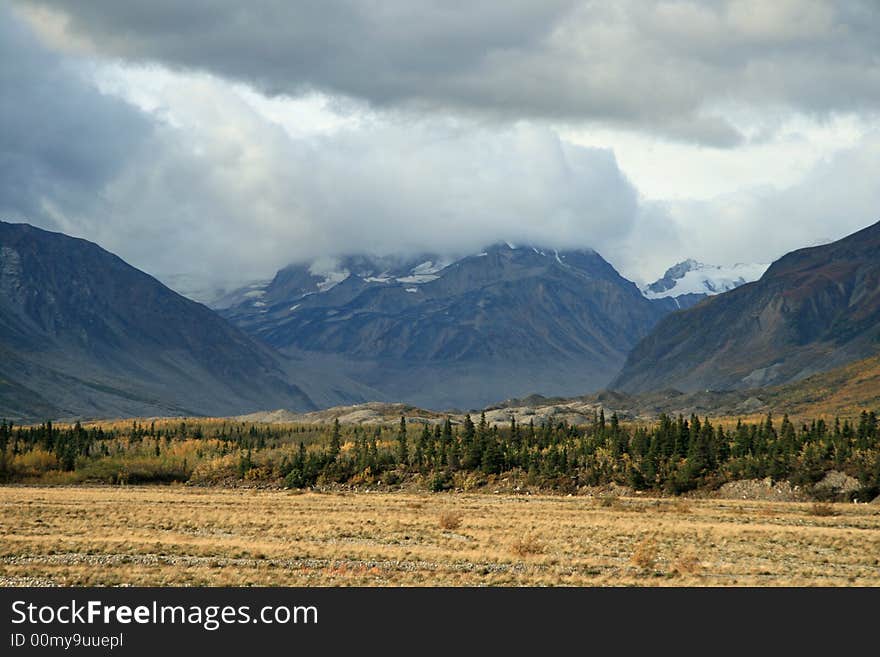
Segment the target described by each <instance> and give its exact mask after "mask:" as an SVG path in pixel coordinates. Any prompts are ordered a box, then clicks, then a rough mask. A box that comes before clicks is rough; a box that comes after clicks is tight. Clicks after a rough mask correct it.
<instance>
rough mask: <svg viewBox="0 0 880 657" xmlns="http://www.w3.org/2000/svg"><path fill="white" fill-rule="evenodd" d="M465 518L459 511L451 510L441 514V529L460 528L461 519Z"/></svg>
mask: <svg viewBox="0 0 880 657" xmlns="http://www.w3.org/2000/svg"><path fill="white" fill-rule="evenodd" d="M463 518H464V516H462V514H461V513H459V512H457V511H450V512H447V513H441V514H440V522H439V524H440V529H449V530H453V529H458V528H459V527H461V521H462V519H463Z"/></svg>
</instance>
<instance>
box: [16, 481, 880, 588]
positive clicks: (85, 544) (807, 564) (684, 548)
mask: <svg viewBox="0 0 880 657" xmlns="http://www.w3.org/2000/svg"><path fill="white" fill-rule="evenodd" d="M0 584H3V585H6V586H9V585H18V584H32V585H50V584H58V585H123V584H131V585H181V586H184V585H185V586H192V585H231V586H245V585H270V586H271V585H285V586H347V585H359V586H387V585H405V586H410V585H415V586H434V585H452V586H474V585H494V586H521V585H542V586H543V585H551V586H552V585H563V586H571V585H576V586H581V585H586V586H591V585H601V586H610V585H635V586H655V585H661V586H679V585H688V586H703V585H707V586H731V585H733V586H742V585H759V586H776V585H837V586H851V585H873V586H877V585H880V507H878V506H877V505H854V504H837V505H813V504H811V503H780V502H757V501H739V500H705V499H702V500H690V499H648V498H640V497H639V498H636V497H634V498H616V497H601V498H591V497H586V496H575V497H561V496H522V495H520V496H513V495H489V494H483V495H469V494H460V493H457V494H428V493H425V494H407V493H335V494H319V493H300V494H297V493H293V492H289V491H278V490H274V491H269V490H248V489H199V488H191V487H184V486H175V487H94V488H89V487H76V488H74V487H55V488H52V487H23V486H22V487H0Z"/></svg>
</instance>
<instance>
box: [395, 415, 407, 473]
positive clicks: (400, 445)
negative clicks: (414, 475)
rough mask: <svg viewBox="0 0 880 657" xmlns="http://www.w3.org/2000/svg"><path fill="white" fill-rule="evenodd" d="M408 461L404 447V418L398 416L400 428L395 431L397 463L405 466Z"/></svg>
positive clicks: (405, 446) (405, 447)
mask: <svg viewBox="0 0 880 657" xmlns="http://www.w3.org/2000/svg"><path fill="white" fill-rule="evenodd" d="M408 460H409V450H408V449H407V445H406V418H405V417H404V416H403V415H401V416H400V428H399V429H398V430H397V463H398V464H399V465H403V466H405V465H406V464H407V462H408Z"/></svg>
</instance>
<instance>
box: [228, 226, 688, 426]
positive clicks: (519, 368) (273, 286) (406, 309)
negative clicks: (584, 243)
mask: <svg viewBox="0 0 880 657" xmlns="http://www.w3.org/2000/svg"><path fill="white" fill-rule="evenodd" d="M674 307H675V304H674V302H673V301H672V300H670V299H662V300H658V301H651V300H648V299H646V298H644V296H643V295H642V294H641V292H640V291H639V290H638V288H637V287H636V285H635V284H634V283H632V282H630V281H628V280H626V279H625V278H623V277H622V276H620V274H618V273H617V271H615V270H614V268H613V267H612V266H611V265H610V264H608V263H607V262H606V261H605V260H604V259H603V258H602V257H601V256H599V254H597V253H595V252H593V251H589V250H583V251H566V252H562V251H559V252H557V251H554V250H547V249H541V248H537V247H531V246H527V247H519V248H515V247H512V246H511V245H509V244H506V243H500V244H496V245H493V246H492V247H490V248H487V249H486V250H485V251H483V252H481V253H479V254H476V255H473V256H469V257H466V258H462V259H460V260H457V261H455V262H452V263H445V262H443V261H442V259H440V258H437V257H436V256H430V255H425V256H422V257H419V258H415V259H411V260H407V261H397V260H391V259H385V260H382V259H372V258H365V257H357V258H347V259H342V260H340V261H339V262H337V263H335V266H334V267H327V266H323V267H320V266H316V265H315V264H313V265H310V266H296V267H289V268H286V269H284V270H282V271H280V272H279V273H278V275H277V276H276V277H275V279H274V280H273V281H272V282H271V283H270V284H269V285H268V286H266V287H263V288H257V289H250V290H246V291H243V292H242V293H240V298H239V299H238V302H237V303H236V304H233V305H232V306H231V307H228V308H225V309H222V310H221V313H222V314H223V315H224V316H225V317H227V318H228V319H230V320H231V321H233V322H234V323H236V324H237V325H238V326H240V327H241V328H243V329H244V330H246V331H248V332H249V333H251V335H253V336H254V337H257V338H259V339H261V340H264V341H265V342H267V343H268V344H270V345H272V346H273V347H275V348H277V349H279V350H282V351H285V352H287V353H295V354H299V355H302V356H303V357H304V358H306V360H308V361H310V362H313V363H321V362H323V363H325V364H326V366H327V367H334V368H337V369H339V370H342V371H344V372H346V373H347V374H348V375H349V376H351V377H352V378H355V379H356V380H358V381H360V382H362V383H364V384H365V385H368V386H370V387H372V388H376V389H379V390H381V391H382V392H383V393H385V395H386V397H388V398H390V399H394V400H397V401H402V402H406V403H412V404H419V405H424V406H428V407H430V408H441V409H442V408H449V407H463V408H472V407H477V406H481V405H485V404H488V403H491V402H494V401H497V400H498V399H504V398H507V397H512V396H517V395H523V394H528V393H531V392H535V391H542V392H545V393H546V394H575V393H580V392H584V391H589V390H596V389H599V388H601V387H603V386H604V385H606V384H607V383H608V382H609V381H610V380H611V378H612V377H613V376H614V374H615V373H616V372H617V371H618V370H619V368H620V366H621V365H622V364H623V362H624V359H625V357H626V354H627V353H628V351H629V350H630V348H631V347H632V346H633V345H634V344H635V343H636V342H637V341H638V340H639V339H640V338H641V337H643V336H644V335H646V334H647V332H648V331H649V330H650V328H651V327H652V326H653V325H654V324H655V323H656V322H657V321H658V320H659V319H660V318H661V317H662V316H663V315H665V314H666V313H667V312H669V311H670V310H672V309H674Z"/></svg>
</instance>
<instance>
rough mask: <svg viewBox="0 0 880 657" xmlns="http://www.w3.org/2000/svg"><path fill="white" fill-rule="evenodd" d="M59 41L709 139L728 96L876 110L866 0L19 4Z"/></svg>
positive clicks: (378, 101) (387, 98) (247, 76)
mask: <svg viewBox="0 0 880 657" xmlns="http://www.w3.org/2000/svg"><path fill="white" fill-rule="evenodd" d="M22 5H23V6H25V7H27V8H28V9H29V12H28V15H30V16H31V17H32V19H33V20H34V21H35V22H37V23H39V22H41V21H42V22H43V23H53V24H54V25H55V27H56V33H57V34H59V35H62V37H63V35H65V34H66V35H67V36H68V38H69V40H70V42H71V43H74V42H76V43H79V44H84V43H85V44H88V47H89V48H91V49H93V50H94V51H97V52H101V53H104V54H107V55H111V56H115V57H122V58H125V59H127V60H130V61H135V62H150V61H155V62H161V63H162V64H164V65H167V66H170V67H176V68H184V69H196V70H204V71H209V72H212V73H214V74H217V75H219V76H221V77H226V78H230V79H236V80H239V81H242V82H245V83H247V84H250V85H253V86H255V87H257V88H258V89H260V90H261V91H262V92H264V93H267V94H288V95H298V94H300V93H302V92H303V91H308V90H320V91H323V92H327V93H331V94H339V95H346V96H350V97H356V98H361V99H365V100H366V101H368V102H370V103H371V104H373V105H374V106H376V107H380V108H387V107H403V108H407V109H417V110H419V111H438V112H450V111H452V112H458V113H460V112H469V113H476V114H483V115H490V116H496V117H506V118H515V119H522V118H530V119H536V118H550V119H559V120H568V121H583V120H594V121H603V122H607V123H609V124H613V125H622V126H627V127H630V128H635V129H639V130H645V131H650V132H653V133H659V134H664V135H666V136H667V137H672V138H675V139H681V140H686V141H692V142H696V143H702V144H708V145H714V146H733V145H736V144H738V143H741V142H742V140H743V139H744V135H743V134H742V133H741V131H740V130H738V129H737V128H736V127H735V126H734V124H733V123H732V122H731V121H730V120H729V116H727V112H728V110H729V109H730V107H732V106H733V107H735V106H737V105H742V104H749V105H757V106H763V107H777V106H783V107H788V108H792V109H794V110H797V111H802V112H807V113H814V114H817V115H828V114H829V113H833V112H840V111H844V112H846V111H864V110H867V109H870V110H876V109H877V108H878V104H880V60H878V58H877V57H876V52H877V45H878V35H880V5H878V4H877V3H876V2H874V1H873V0H863V1H857V0H853V1H852V2H845V3H841V2H831V1H830V0H775V1H774V2H766V1H765V0H725V1H722V0H716V1H709V2H706V1H702V0H701V1H700V2H697V1H696V0H678V1H667V0H653V1H646V0H621V1H619V2H572V1H569V0H552V1H544V2H531V1H527V0H522V1H514V2H496V1H494V0H480V1H476V2H474V1H471V2H467V3H460V2H439V1H436V0H386V1H382V2H353V1H351V0H320V1H301V2H282V1H280V0H257V1H254V2H248V3H241V2H237V1H233V0H221V1H218V2H203V1H198V2H184V3H181V2H170V1H167V2H166V1H161V2H158V1H157V2H149V3H127V2H117V1H116V0H36V1H31V2H27V3H22Z"/></svg>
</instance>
